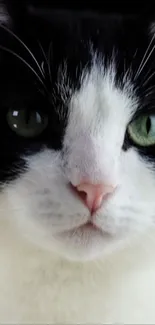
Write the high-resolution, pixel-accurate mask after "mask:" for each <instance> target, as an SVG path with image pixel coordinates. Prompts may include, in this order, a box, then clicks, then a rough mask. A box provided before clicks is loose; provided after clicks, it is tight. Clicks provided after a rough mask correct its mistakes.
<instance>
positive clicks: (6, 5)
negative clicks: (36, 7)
mask: <svg viewBox="0 0 155 325" xmlns="http://www.w3.org/2000/svg"><path fill="white" fill-rule="evenodd" d="M30 4H31V1H29V0H0V22H4V23H6V24H9V25H11V26H12V27H13V26H15V25H21V26H22V25H23V24H24V22H25V19H26V18H27V16H28V7H29V6H30ZM1 11H2V14H1Z"/></svg>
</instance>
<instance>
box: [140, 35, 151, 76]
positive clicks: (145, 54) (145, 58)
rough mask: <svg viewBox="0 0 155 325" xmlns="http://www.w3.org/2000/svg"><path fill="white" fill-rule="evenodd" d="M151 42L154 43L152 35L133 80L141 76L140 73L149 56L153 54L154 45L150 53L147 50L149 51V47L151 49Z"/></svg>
mask: <svg viewBox="0 0 155 325" xmlns="http://www.w3.org/2000/svg"><path fill="white" fill-rule="evenodd" d="M153 41H154V35H153V37H152V39H151V41H150V43H149V45H148V47H147V49H146V51H145V53H144V56H143V58H142V61H141V63H140V66H139V68H138V70H137V72H136V75H135V79H136V78H137V77H138V76H139V75H140V74H141V72H142V71H143V69H144V67H145V65H146V63H147V62H148V60H149V58H150V56H151V54H152V53H153V51H154V49H155V45H154V46H153V48H152V50H151V51H150V53H149V49H150V47H151V45H152V43H153ZM148 53H149V54H148ZM147 54H148V56H147Z"/></svg>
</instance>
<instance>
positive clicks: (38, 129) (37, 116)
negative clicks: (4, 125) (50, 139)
mask: <svg viewBox="0 0 155 325" xmlns="http://www.w3.org/2000/svg"><path fill="white" fill-rule="evenodd" d="M6 118H7V122H8V125H9V126H10V128H11V129H12V131H14V132H15V133H16V134H17V135H20V136H22V137H25V138H34V137H36V136H38V135H40V134H41V133H42V132H43V131H44V130H45V129H46V127H47V125H48V116H47V115H46V114H44V113H43V112H42V111H41V110H39V109H37V110H33V111H31V110H29V109H26V108H23V109H19V110H18V109H16V110H14V109H12V108H10V109H9V111H8V113H7V116H6Z"/></svg>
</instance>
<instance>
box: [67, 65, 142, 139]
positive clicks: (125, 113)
mask: <svg viewBox="0 0 155 325" xmlns="http://www.w3.org/2000/svg"><path fill="white" fill-rule="evenodd" d="M116 75H117V71H116V65H115V64H114V62H113V61H111V63H109V65H108V66H107V67H106V68H105V66H104V59H103V60H97V61H94V62H93V64H92V67H91V69H90V70H89V71H84V73H83V75H81V86H80V88H79V89H78V90H77V91H73V92H72V95H71V98H70V103H69V123H68V130H67V133H68V135H69V134H70V135H71V136H72V135H73V133H75V134H77V133H85V130H87V131H88V132H87V133H89V134H90V133H91V132H92V130H95V134H96V133H97V132H100V130H102V131H103V130H104V132H105V133H106V132H107V131H108V128H111V127H112V128H113V131H114V130H115V132H116V133H118V131H119V129H120V127H121V128H122V130H124V129H125V128H126V125H127V123H129V121H130V119H131V117H132V116H133V114H134V113H135V111H136V109H137V105H138V99H137V96H136V93H135V91H134V87H133V85H132V82H131V81H130V80H129V79H128V78H127V77H126V78H125V80H124V81H123V85H122V86H121V87H119V85H118V84H117V78H116ZM65 86H66V85H65V84H64V86H62V88H61V91H62V97H63V98H65V89H66V88H65ZM66 91H68V89H66ZM121 133H122V131H121Z"/></svg>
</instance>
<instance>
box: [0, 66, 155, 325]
mask: <svg viewBox="0 0 155 325" xmlns="http://www.w3.org/2000/svg"><path fill="white" fill-rule="evenodd" d="M63 91H64V89H63ZM64 98H65V97H64ZM137 105H138V102H137V98H136V97H135V94H134V92H133V88H132V85H131V84H130V82H129V80H126V83H125V85H124V88H123V89H122V90H121V89H119V88H117V87H116V85H115V66H114V64H112V65H111V67H109V69H108V70H106V71H105V70H104V69H103V68H102V65H101V63H100V62H96V61H95V62H94V64H93V66H92V70H91V71H90V72H89V73H88V72H87V73H85V75H84V76H83V77H82V85H81V89H80V90H79V91H77V92H76V93H74V94H72V98H71V101H70V107H69V121H68V125H67V129H66V133H65V137H64V148H63V152H57V153H56V152H54V151H52V150H47V149H46V148H45V149H44V150H43V151H42V152H41V153H38V154H35V155H33V156H31V157H25V159H26V160H27V163H28V169H27V170H26V171H25V172H24V173H23V174H22V175H21V176H20V177H19V178H18V179H17V180H16V181H13V182H12V183H11V184H9V185H5V186H4V189H3V192H2V193H1V197H0V200H1V210H0V211H1V213H0V242H1V244H0V264H1V268H0V322H1V323H11V322H12V323H15V322H19V323H20V324H21V323H33V322H34V323H45V322H46V323H47V322H49V323H57V324H58V323H63V324H65V323H66V324H67V323H68V324H71V323H72V324H77V323H118V322H119V323H120V322H122V323H126V324H127V323H136V324H138V323H143V324H144V323H146V322H147V323H148V324H153V323H154V322H155V308H154V301H155V274H154V271H155V260H154V248H155V239H154V238H155V232H154V215H155V200H154V197H155V176H154V170H153V167H152V165H151V164H150V163H149V162H147V161H146V160H144V159H142V158H140V156H139V154H138V152H137V151H136V150H135V149H133V148H131V149H129V150H128V151H126V152H124V151H123V150H122V145H123V141H124V136H125V132H126V128H127V125H128V123H129V121H130V118H131V117H132V115H133V113H134V111H135V110H136V108H137ZM83 178H84V179H88V180H89V181H91V182H93V183H104V184H106V185H107V184H108V185H113V186H116V190H115V191H114V193H113V195H112V196H110V197H109V198H108V199H107V200H106V201H105V202H104V203H103V205H102V207H101V209H100V210H99V211H98V212H97V213H96V215H94V216H93V219H94V223H95V224H96V225H98V227H100V229H101V230H102V232H100V231H98V232H97V231H94V230H92V231H91V230H87V231H82V230H80V229H78V230H76V228H77V227H79V226H80V225H82V224H84V223H85V222H87V221H88V220H89V218H90V216H89V211H88V210H87V209H86V207H85V206H84V205H83V203H82V202H81V201H80V200H79V199H78V198H77V197H76V195H74V194H73V193H72V192H71V190H70V187H69V186H68V184H69V182H72V183H73V184H74V185H77V184H78V183H79V182H80V181H81V180H82V179H83ZM151 228H152V229H151ZM150 229H151V230H150Z"/></svg>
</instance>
